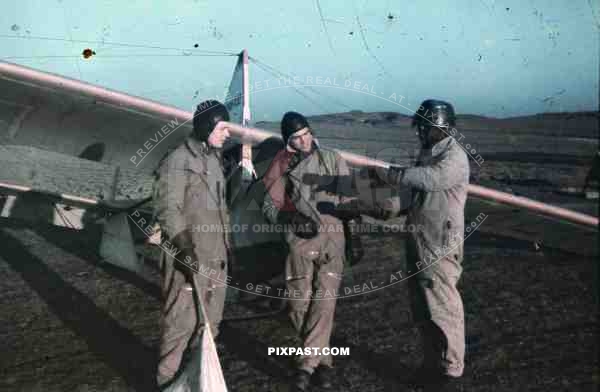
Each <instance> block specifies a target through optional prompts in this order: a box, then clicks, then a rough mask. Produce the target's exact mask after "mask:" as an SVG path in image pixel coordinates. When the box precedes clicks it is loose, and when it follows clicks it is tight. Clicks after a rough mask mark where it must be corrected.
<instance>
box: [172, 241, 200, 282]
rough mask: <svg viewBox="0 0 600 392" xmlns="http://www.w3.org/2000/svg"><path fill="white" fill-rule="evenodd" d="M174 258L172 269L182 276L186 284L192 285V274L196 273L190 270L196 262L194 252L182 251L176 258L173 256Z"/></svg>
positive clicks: (191, 250) (189, 250) (190, 250)
mask: <svg viewBox="0 0 600 392" xmlns="http://www.w3.org/2000/svg"><path fill="white" fill-rule="evenodd" d="M175 258H176V259H177V260H175V264H174V265H173V267H174V268H175V269H176V270H177V271H179V272H181V273H182V274H183V276H184V277H185V281H186V282H188V283H190V284H192V283H193V281H194V274H196V273H197V272H198V271H196V270H194V269H192V264H194V263H195V262H196V261H197V260H196V259H197V257H196V255H195V254H194V250H193V249H183V250H182V251H181V252H179V253H178V254H177V256H175ZM196 265H197V264H196Z"/></svg>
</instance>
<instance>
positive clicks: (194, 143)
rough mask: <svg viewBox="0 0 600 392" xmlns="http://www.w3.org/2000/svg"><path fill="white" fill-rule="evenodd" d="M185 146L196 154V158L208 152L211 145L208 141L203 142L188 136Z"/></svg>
mask: <svg viewBox="0 0 600 392" xmlns="http://www.w3.org/2000/svg"><path fill="white" fill-rule="evenodd" d="M185 146H186V148H187V149H188V151H189V152H190V153H191V154H192V155H193V156H194V158H198V157H199V156H200V155H204V154H206V153H208V150H209V147H208V145H207V144H206V142H201V141H198V140H196V139H195V138H193V137H192V136H188V138H187V139H185Z"/></svg>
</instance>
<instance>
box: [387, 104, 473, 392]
mask: <svg viewBox="0 0 600 392" xmlns="http://www.w3.org/2000/svg"><path fill="white" fill-rule="evenodd" d="M454 126H455V114H454V108H453V107H452V105H451V104H449V103H448V102H444V101H439V100H433V99H428V100H426V101H424V102H423V103H422V104H421V106H420V107H419V109H418V110H417V112H416V113H415V115H414V117H413V127H416V129H417V135H418V137H419V140H420V142H421V151H420V154H419V157H418V159H417V164H416V166H415V167H410V168H404V169H402V168H391V169H389V170H388V171H387V173H385V177H386V178H385V179H386V182H388V183H389V184H391V185H393V186H397V187H408V188H410V189H412V200H411V201H410V205H401V202H400V200H399V198H397V197H396V198H390V199H387V200H385V201H384V203H382V207H383V215H384V217H386V218H390V217H394V216H397V215H399V214H400V213H403V214H406V215H407V221H406V224H407V225H411V224H412V225H414V226H415V227H417V228H420V229H419V230H416V231H415V232H411V233H410V235H409V238H408V241H407V242H406V255H407V256H406V257H407V270H408V271H410V273H411V274H415V273H416V275H415V276H412V277H411V278H410V279H409V289H410V296H411V304H412V313H413V318H414V320H415V322H417V324H418V326H419V329H420V332H421V337H422V341H423V349H424V354H425V358H424V363H423V365H422V367H421V368H420V370H419V371H418V372H417V378H416V381H418V382H419V383H424V384H428V385H429V386H432V387H433V389H432V390H439V389H440V386H441V385H448V384H449V383H450V382H451V381H453V380H455V379H456V378H457V377H460V376H461V375H462V374H463V369H464V355H465V330H464V313H463V303H462V300H461V297H460V293H459V292H458V290H457V288H456V284H457V282H458V280H459V278H460V276H461V272H462V260H463V232H464V207H465V201H466V199H467V186H468V183H469V162H468V158H467V155H466V153H465V152H464V150H463V149H462V147H461V146H460V145H459V144H458V142H457V141H456V140H455V139H454V138H453V137H450V136H451V135H453V134H455V133H456V130H455V128H451V127H454ZM380 211H381V210H380Z"/></svg>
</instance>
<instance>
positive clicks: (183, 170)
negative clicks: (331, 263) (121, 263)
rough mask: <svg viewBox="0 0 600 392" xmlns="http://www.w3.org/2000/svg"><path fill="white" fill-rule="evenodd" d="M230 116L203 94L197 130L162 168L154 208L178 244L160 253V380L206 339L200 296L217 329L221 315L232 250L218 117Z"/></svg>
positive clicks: (223, 135) (167, 379)
mask: <svg viewBox="0 0 600 392" xmlns="http://www.w3.org/2000/svg"><path fill="white" fill-rule="evenodd" d="M227 120H229V113H228V112H227V109H226V108H225V106H223V104H222V103H220V102H218V101H215V100H208V101H205V102H202V103H201V104H200V105H198V107H197V109H196V112H195V113H194V120H193V124H194V131H193V132H192V134H191V135H190V136H189V137H188V138H187V139H186V140H185V141H184V142H183V143H182V144H181V145H180V146H179V147H177V148H176V149H175V150H174V151H172V152H171V153H170V154H169V155H167V156H166V157H165V158H164V159H163V160H162V161H161V164H160V167H159V169H158V170H157V178H156V181H155V184H154V200H153V201H154V208H155V216H156V218H157V220H158V222H159V223H160V226H161V228H162V233H163V239H164V240H168V241H170V243H171V244H172V245H173V246H174V247H175V248H176V250H175V251H174V252H172V253H168V252H166V251H165V250H163V253H162V255H161V261H160V267H161V268H160V269H161V275H162V293H163V298H164V304H163V312H162V313H163V318H162V325H161V326H162V336H161V343H160V359H159V364H158V374H157V382H158V385H159V387H161V388H166V387H167V386H168V385H169V384H171V383H172V382H173V381H174V376H175V374H176V373H177V372H178V370H179V369H180V368H182V356H183V354H184V352H185V350H186V349H189V348H191V347H196V345H197V344H199V343H200V341H199V339H198V338H199V337H200V336H201V331H202V328H203V326H204V320H203V316H202V313H201V312H199V310H198V307H199V304H197V303H196V299H198V298H200V299H201V300H202V302H203V303H204V305H205V306H206V308H205V309H206V312H207V316H208V318H209V322H210V325H211V330H212V332H213V335H214V336H216V335H217V334H218V327H219V323H220V321H221V319H222V314H223V304H224V301H225V290H226V285H225V281H226V279H224V278H223V277H225V276H226V275H227V263H228V261H229V254H230V252H229V238H228V237H227V232H228V230H225V228H226V227H227V226H228V225H229V213H228V210H227V207H226V200H225V188H226V186H225V185H226V184H225V178H224V174H223V164H222V155H221V149H222V147H223V143H224V142H225V140H226V139H227V138H228V137H229V131H228V129H227V128H216V129H215V125H216V124H217V123H218V122H219V121H227ZM201 225H208V227H213V228H214V227H216V226H218V225H222V228H223V230H210V231H199V230H194V228H195V227H200V226H201ZM165 237H166V238H165ZM166 247H168V246H166ZM200 269H202V271H210V270H214V271H216V272H218V275H217V274H213V275H212V277H211V278H208V276H207V275H208V274H207V273H200V272H199V270H200ZM215 276H221V277H222V278H221V279H222V280H218V279H216V278H215ZM194 294H195V295H197V297H196V298H194Z"/></svg>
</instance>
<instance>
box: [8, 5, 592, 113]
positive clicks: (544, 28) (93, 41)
mask: <svg viewBox="0 0 600 392" xmlns="http://www.w3.org/2000/svg"><path fill="white" fill-rule="evenodd" d="M11 3H12V4H11V5H9V6H4V7H3V12H2V13H1V14H0V56H1V58H2V59H4V60H6V61H11V62H15V63H19V64H23V65H27V66H30V67H34V68H38V69H42V70H46V71H51V72H56V73H59V74H62V75H66V76H69V77H74V78H78V79H82V80H84V81H88V82H91V83H96V84H100V85H103V86H106V87H109V88H114V89H118V90H122V91H126V92H128V93H132V94H135V95H140V96H144V97H148V98H151V99H155V100H158V101H161V102H165V103H168V104H171V105H175V106H178V107H181V108H185V109H191V108H192V107H193V106H194V104H195V103H197V102H198V101H199V100H201V99H204V98H208V97H215V96H219V97H223V95H224V91H225V88H226V86H227V85H228V83H229V80H230V78H231V73H232V70H233V67H234V64H235V58H234V57H233V56H210V57H209V56H204V54H207V51H219V52H231V53H233V52H239V51H240V50H241V49H242V48H247V49H248V50H249V53H250V56H252V57H253V58H255V59H257V60H258V61H260V63H258V64H257V63H254V62H253V63H251V66H250V70H251V78H252V85H253V87H254V88H255V92H254V93H253V94H252V97H251V98H252V109H253V115H254V120H256V121H260V120H274V119H279V118H280V117H281V114H282V113H283V112H284V111H286V110H290V109H294V110H298V111H302V112H305V113H308V114H317V113H331V112H339V111H347V110H349V109H358V110H363V111H388V110H392V111H399V112H402V113H406V114H410V113H411V111H412V110H414V108H416V106H417V105H418V103H419V102H420V101H421V100H423V99H424V98H428V97H437V98H442V99H447V100H450V101H452V102H454V103H455V106H456V107H457V110H458V111H459V112H461V113H473V114H481V115H488V116H496V117H507V116H514V115H523V114H532V113H539V112H555V111H577V110H597V108H598V91H599V87H598V75H599V68H600V65H599V52H600V43H599V37H600V32H599V28H600V27H599V26H600V3H599V2H598V0H553V1H548V0H514V1H494V0H453V1H435V0H430V1H419V2H417V1H399V0H368V1H366V0H363V1H352V0H329V1H327V0H320V1H314V0H306V1H302V2H301V1H287V0H277V1H275V0H253V1H244V2H241V1H237V0H236V1H231V0H218V1H215V0H195V1H193V0H169V1H168V2H166V1H150V0H138V1H129V2H123V1H120V0H118V1H117V0H112V1H111V0H105V1H85V2H83V1H79V0H77V1H74V0H59V1H47V0H43V1H42V0H39V1H32V0H22V1H20V2H18V3H17V2H11ZM300 4H302V5H300ZM15 37H18V38H15ZM42 37H46V38H54V39H58V40H49V39H41V38H42ZM80 41H89V42H80ZM117 44H118V45H117ZM133 45H135V46H133ZM196 46H197V47H196ZM85 49H91V50H92V51H93V52H95V55H92V56H91V57H89V58H87V59H85V58H84V57H83V56H82V52H83V51H84V50H85ZM277 72H281V73H283V74H285V75H288V76H294V75H295V76H297V79H296V83H298V85H297V86H295V87H292V86H290V85H287V86H285V85H284V83H282V81H281V80H279V81H278V79H277V76H276V73H277ZM279 75H281V74H279ZM309 77H312V80H313V84H316V81H317V77H319V80H320V81H321V82H325V81H327V80H329V81H330V82H331V84H333V83H334V79H335V83H336V84H338V85H339V86H333V85H331V86H330V85H316V86H314V87H312V88H308V87H307V86H305V84H306V83H307V81H309ZM328 78H329V79H328ZM257 82H262V83H261V84H257ZM279 83H281V85H279ZM348 83H350V87H349V88H348V89H345V86H348ZM267 86H269V88H268V89H267V88H266V87H267ZM394 94H395V100H394ZM390 97H391V98H390ZM401 97H404V98H401Z"/></svg>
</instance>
